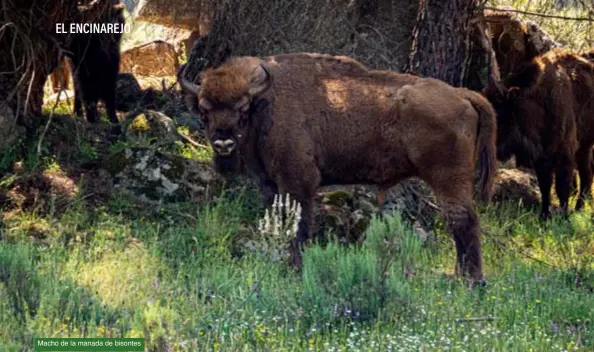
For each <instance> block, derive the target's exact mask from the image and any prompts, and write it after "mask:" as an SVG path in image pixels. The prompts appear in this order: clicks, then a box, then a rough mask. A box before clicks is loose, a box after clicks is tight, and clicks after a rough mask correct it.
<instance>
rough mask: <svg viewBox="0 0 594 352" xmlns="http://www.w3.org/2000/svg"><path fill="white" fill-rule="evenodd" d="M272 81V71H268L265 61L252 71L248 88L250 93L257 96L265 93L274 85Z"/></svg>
mask: <svg viewBox="0 0 594 352" xmlns="http://www.w3.org/2000/svg"><path fill="white" fill-rule="evenodd" d="M272 81H273V79H272V75H271V74H270V71H268V69H267V68H266V66H265V65H264V64H263V63H261V64H259V65H258V66H257V67H256V68H255V69H254V72H253V73H252V79H251V80H250V88H249V90H248V93H249V95H250V96H251V97H255V96H258V95H261V94H263V93H264V92H266V91H267V90H268V88H270V87H271V86H272Z"/></svg>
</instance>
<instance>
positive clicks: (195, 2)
mask: <svg viewBox="0 0 594 352" xmlns="http://www.w3.org/2000/svg"><path fill="white" fill-rule="evenodd" d="M214 4H216V2H215V1H212V0H185V1H169V0H144V1H141V2H140V3H139V4H138V5H137V6H135V8H134V13H133V16H134V17H135V18H136V20H137V21H146V22H151V23H156V24H160V25H163V26H170V27H176V28H183V29H187V30H199V31H200V33H207V32H208V31H209V30H210V27H211V24H212V17H213V10H214V6H213V5H214Z"/></svg>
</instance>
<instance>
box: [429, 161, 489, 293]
mask: <svg viewBox="0 0 594 352" xmlns="http://www.w3.org/2000/svg"><path fill="white" fill-rule="evenodd" d="M455 166H456V165H455V164H454V165H450V167H447V166H445V167H439V168H432V169H430V170H425V173H424V174H423V175H422V177H421V179H423V180H424V181H425V182H427V183H428V184H429V186H430V187H431V189H432V190H433V192H434V193H435V197H436V198H437V200H438V202H439V204H440V206H441V211H442V216H443V218H444V221H445V223H446V228H447V230H448V232H449V233H450V234H451V235H452V237H453V240H454V243H455V245H456V257H457V261H456V274H457V275H460V276H464V277H467V278H470V280H471V285H472V286H474V285H476V284H479V283H480V284H484V280H483V266H482V254H481V242H480V237H479V219H478V215H477V213H476V211H475V209H474V207H473V195H472V189H473V175H472V169H468V170H464V169H463V168H462V167H455ZM448 171H449V172H448Z"/></svg>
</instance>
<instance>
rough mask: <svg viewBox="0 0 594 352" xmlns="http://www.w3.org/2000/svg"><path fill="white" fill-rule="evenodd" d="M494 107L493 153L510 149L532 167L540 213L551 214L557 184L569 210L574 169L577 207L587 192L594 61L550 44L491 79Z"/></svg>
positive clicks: (508, 153)
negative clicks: (577, 180)
mask: <svg viewBox="0 0 594 352" xmlns="http://www.w3.org/2000/svg"><path fill="white" fill-rule="evenodd" d="M485 95H486V96H487V97H488V98H489V100H490V101H491V103H492V104H493V106H494V108H495V110H496V111H497V114H498V118H497V122H498V131H497V136H498V140H497V156H498V158H499V159H500V160H507V159H509V158H511V157H512V156H513V155H515V156H516V160H517V161H518V162H519V163H520V164H522V165H524V166H529V167H533V168H534V169H535V172H536V176H537V179H538V184H539V187H540V191H541V194H542V207H541V216H542V218H544V219H546V218H548V217H549V216H550V210H549V207H550V202H551V198H550V193H551V186H552V183H553V173H554V174H555V189H556V192H557V196H558V197H559V202H560V205H561V208H562V209H563V211H564V212H565V213H567V211H568V200H569V194H570V189H571V182H572V176H573V171H574V169H575V167H576V163H577V169H578V172H579V176H580V191H579V196H578V200H577V203H576V209H577V210H579V209H581V208H582V207H583V205H584V201H585V200H586V199H587V198H590V197H591V185H592V168H591V164H590V159H591V154H592V145H594V101H593V100H592V97H593V96H594V65H593V64H592V63H591V62H589V61H588V60H586V59H585V58H584V56H583V55H582V56H581V55H574V54H571V53H568V52H566V51H563V50H561V49H553V50H551V51H549V52H548V53H546V54H544V55H541V56H538V57H536V58H535V59H534V60H533V61H532V62H530V63H528V64H526V65H524V66H523V67H522V69H520V70H518V71H517V73H515V74H514V75H512V76H510V77H509V78H507V79H506V80H505V81H504V82H503V84H502V83H501V82H497V81H494V80H492V81H491V83H490V85H489V87H488V88H487V89H486V91H485Z"/></svg>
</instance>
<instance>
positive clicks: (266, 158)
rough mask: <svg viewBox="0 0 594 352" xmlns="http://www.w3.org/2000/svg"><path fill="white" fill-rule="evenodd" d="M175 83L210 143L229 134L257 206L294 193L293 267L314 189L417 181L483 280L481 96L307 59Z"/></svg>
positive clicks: (462, 260) (486, 161)
mask: <svg viewBox="0 0 594 352" xmlns="http://www.w3.org/2000/svg"><path fill="white" fill-rule="evenodd" d="M178 81H179V83H180V85H181V86H182V88H183V89H184V91H186V93H188V94H192V95H193V96H194V99H195V101H196V102H197V103H198V105H199V107H200V109H201V110H202V111H203V112H204V114H202V116H203V119H204V121H205V124H206V129H207V135H209V136H211V138H213V136H216V133H217V131H228V132H229V133H232V134H233V136H234V140H236V141H237V149H236V150H235V153H238V154H239V155H240V158H241V160H242V164H244V165H245V167H246V168H247V171H248V173H249V175H250V176H251V177H252V178H254V179H255V181H256V183H257V184H258V185H259V186H260V191H261V195H262V198H263V199H265V200H267V201H271V199H272V197H271V195H272V194H274V193H279V194H281V195H284V194H286V193H289V194H290V195H291V197H292V198H293V199H295V200H297V201H298V202H299V203H301V206H302V216H301V222H300V223H299V227H298V231H297V234H296V236H295V240H294V241H293V243H292V249H293V250H292V254H293V264H294V265H295V266H297V267H300V266H301V248H302V246H303V244H304V243H305V241H306V240H307V239H308V238H309V235H310V234H311V233H313V229H314V223H313V222H314V216H313V215H314V213H313V210H314V197H315V195H316V191H317V188H318V187H320V186H324V185H330V184H354V183H359V184H376V185H378V186H379V188H380V190H381V191H382V192H383V191H385V190H386V189H388V188H390V187H392V186H394V185H396V184H397V183H398V182H400V181H402V180H404V179H407V178H409V177H419V178H420V179H422V180H424V181H425V182H426V183H427V184H428V185H429V187H430V188H431V189H432V190H433V192H434V193H435V195H436V198H437V199H438V200H439V201H440V203H441V205H442V210H443V215H444V218H445V220H446V222H447V227H448V230H449V231H450V232H451V233H452V236H453V238H454V241H455V243H456V251H457V265H456V268H457V270H456V271H457V272H458V273H459V274H462V275H467V276H469V277H470V278H471V279H472V280H473V282H475V283H476V282H479V281H481V280H482V279H483V272H482V259H481V247H480V238H479V220H478V217H477V214H476V212H475V210H474V207H473V194H472V190H473V173H474V168H473V165H474V163H475V162H477V159H478V160H479V164H480V178H479V187H478V189H479V193H480V199H481V200H482V201H483V202H488V201H489V199H490V195H491V188H492V184H493V177H494V175H495V173H496V169H497V163H496V150H495V149H496V148H495V136H496V119H495V112H494V111H493V108H492V107H491V105H490V104H489V102H488V101H487V100H486V99H484V98H483V97H482V96H481V95H480V94H477V93H475V92H471V91H469V90H466V89H464V88H454V87H451V86H449V85H447V84H446V83H444V82H442V81H438V80H435V79H430V78H420V77H417V76H411V75H405V74H399V73H396V72H391V71H376V70H368V69H367V68H366V67H364V66H363V65H362V64H360V63H359V62H357V61H355V60H352V59H350V58H347V57H338V56H330V55H323V54H309V53H296V54H283V55H277V56H273V57H266V58H255V57H236V58H231V59H230V60H228V61H227V62H225V63H223V64H222V65H221V66H219V67H218V68H214V69H208V70H205V71H204V72H203V73H202V75H201V85H200V86H198V85H196V84H194V83H191V82H189V81H188V80H187V79H186V78H184V72H183V71H182V70H181V69H180V72H179V73H178ZM250 101H251V102H252V103H251V104H249V105H246V102H248V103H249V102H250ZM258 102H260V103H258ZM261 102H266V104H263V103H261ZM246 110H247V112H246ZM245 113H248V114H249V118H248V119H247V124H245V126H242V123H241V122H240V121H245ZM225 138H228V137H225ZM214 142H216V140H214V141H213V140H211V143H214ZM229 161H230V160H225V159H223V158H220V157H218V156H215V164H216V165H217V168H221V169H225V170H232V169H233V168H232V167H228V166H229V164H227V163H228V162H229ZM233 165H234V164H233V163H231V166H233ZM380 193H381V192H380Z"/></svg>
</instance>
